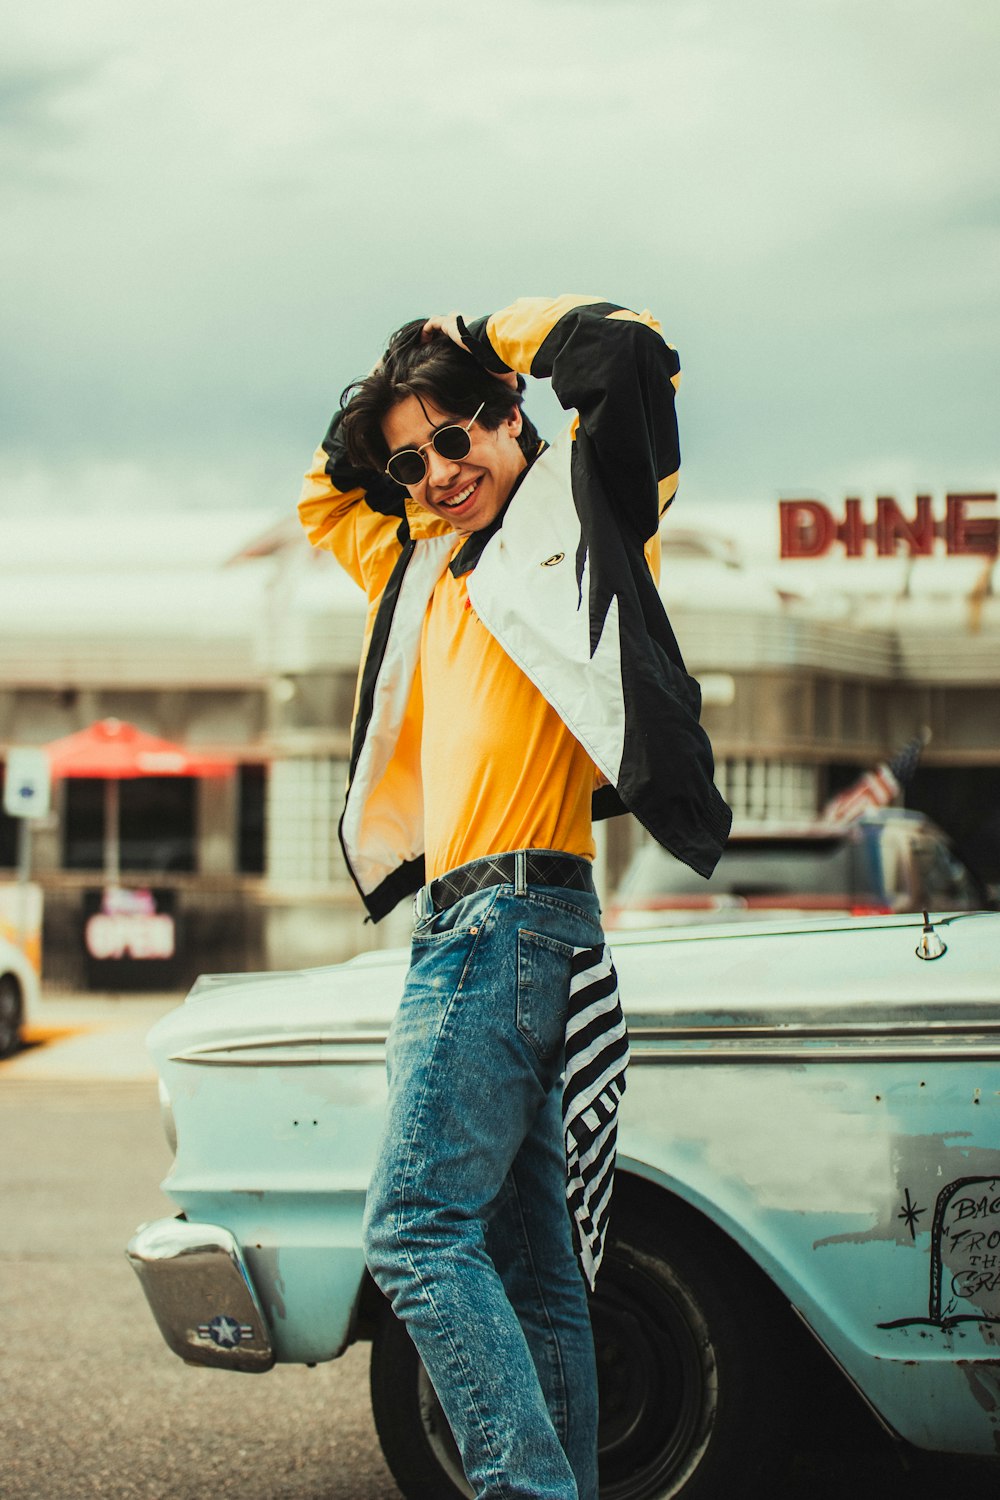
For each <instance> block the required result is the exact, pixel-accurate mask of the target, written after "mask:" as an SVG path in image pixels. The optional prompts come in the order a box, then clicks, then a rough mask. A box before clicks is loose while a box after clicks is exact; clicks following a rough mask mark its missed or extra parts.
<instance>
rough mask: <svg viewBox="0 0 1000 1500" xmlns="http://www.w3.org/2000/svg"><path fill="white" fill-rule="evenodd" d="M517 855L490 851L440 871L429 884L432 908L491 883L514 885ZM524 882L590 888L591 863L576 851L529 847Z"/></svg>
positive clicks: (449, 903) (444, 907)
mask: <svg viewBox="0 0 1000 1500" xmlns="http://www.w3.org/2000/svg"><path fill="white" fill-rule="evenodd" d="M517 857H518V856H517V855H516V854H492V855H487V856H485V858H483V859H473V860H470V861H469V863H468V864H467V865H459V866H458V868H457V869H456V870H449V871H448V873H447V875H439V876H438V878H437V880H432V881H431V883H430V885H429V886H428V888H427V889H428V892H429V894H430V898H431V905H432V906H433V908H434V910H435V911H446V910H447V908H448V907H449V906H452V905H454V903H455V902H456V901H461V899H462V897H463V896H471V895H472V894H473V892H475V891H481V890H484V889H485V887H486V886H490V885H513V886H515V887H516V885H517ZM524 866H525V868H524V883H525V885H561V886H562V887H563V889H564V890H568V891H592V890H593V889H594V877H593V871H592V866H591V863H590V861H589V860H588V859H581V858H580V857H579V856H578V855H576V854H550V853H547V852H546V851H544V850H539V849H528V850H526V851H525V855H524Z"/></svg>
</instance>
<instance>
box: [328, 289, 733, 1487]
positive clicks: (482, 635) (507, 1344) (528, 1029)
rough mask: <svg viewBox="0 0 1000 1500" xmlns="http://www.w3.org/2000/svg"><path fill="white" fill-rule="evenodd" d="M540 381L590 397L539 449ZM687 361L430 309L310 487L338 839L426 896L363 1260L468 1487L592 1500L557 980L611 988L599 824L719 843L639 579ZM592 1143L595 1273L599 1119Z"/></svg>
mask: <svg viewBox="0 0 1000 1500" xmlns="http://www.w3.org/2000/svg"><path fill="white" fill-rule="evenodd" d="M529 373H530V374H534V375H539V376H550V377H551V379H552V384H553V388H554V390H555V392H556V395H557V396H558V397H559V399H560V401H561V402H562V404H563V406H564V407H566V408H567V409H575V411H576V413H577V416H576V419H575V420H574V421H573V423H572V424H571V426H570V427H569V428H568V429H567V431H566V432H565V433H564V434H563V435H562V436H561V437H560V438H559V439H558V440H557V441H556V442H555V443H554V444H553V445H552V446H551V447H547V446H546V445H544V444H540V443H539V441H538V438H537V434H536V433H535V432H534V429H533V428H532V427H531V425H530V423H529V422H528V419H527V417H526V416H525V414H524V413H523V411H522V409H521V388H522V387H523V382H522V381H520V380H519V379H518V377H519V376H522V375H526V374H529ZM678 378H679V375H678V363H677V358H676V355H675V353H674V351H673V350H672V349H671V348H670V347H669V346H668V345H667V344H666V343H665V342H664V340H663V338H662V336H661V333H660V331H659V326H658V325H657V324H656V323H655V322H654V320H653V319H652V318H651V317H650V316H649V314H647V313H643V314H635V313H631V312H628V311H627V310H625V309H622V308H619V307H617V306H615V305H614V304H611V303H606V302H598V301H595V300H594V299H592V298H586V297H563V298H560V299H557V300H555V301H548V300H544V299H524V300H522V301H520V302H517V303H515V304H514V305H513V306H512V307H510V308H508V309H506V310H504V311H503V312H500V313H496V314H494V315H493V316H492V317H490V318H483V319H480V320H479V321H478V322H476V323H474V324H472V325H468V326H467V325H466V324H465V322H464V321H463V320H462V319H461V318H460V317H459V316H458V315H456V314H452V315H450V316H448V317H439V318H431V319H429V320H427V321H426V322H425V321H423V320H420V321H418V322H416V323H413V324H409V325H407V326H406V327H405V328H404V329H401V330H400V331H399V333H398V334H397V335H395V336H394V338H393V339H392V341H391V342H390V344H389V347H388V349H387V350H386V352H385V354H384V356H383V358H382V361H381V363H380V364H379V365H377V366H376V368H375V369H374V370H373V371H372V372H371V374H370V375H369V376H367V377H366V378H365V379H364V380H362V381H359V382H357V383H356V384H355V385H354V386H353V387H350V388H348V390H347V391H345V393H344V397H343V398H342V409H341V411H340V412H339V413H338V415H337V416H336V417H335V419H334V421H333V423H332V425H331V428H330V431H329V433H328V435H327V438H326V440H325V442H324V444H323V446H322V448H321V449H320V450H319V452H318V453H317V456H316V462H315V465H314V468H313V470H312V472H311V473H310V474H309V475H308V476H307V479H306V485H305V489H304V492H303V497H302V500H301V502H300V515H301V518H302V521H303V524H304V526H305V527H306V530H307V532H308V534H309V537H310V540H311V541H312V543H313V545H315V546H324V547H328V548H330V550H332V551H333V552H334V553H335V554H336V556H337V557H338V558H339V560H340V561H341V563H342V564H343V565H344V567H345V568H347V570H348V571H349V572H350V573H351V575H352V576H353V577H354V578H355V579H356V580H357V581H358V582H359V583H360V584H361V585H362V586H363V587H364V588H365V590H366V592H367V594H368V597H369V600H370V610H369V621H368V630H367V634H366V643H365V652H364V661H363V665H362V670H361V677H360V682H359V690H358V700H357V708H356V714H355V724H354V730H353V743H352V751H351V764H350V774H349V785H348V793H347V801H346V806H345V810H344V815H343V818H342V821H341V840H342V844H343V847H344V853H345V857H346V859H347V863H348V867H349V869H350V870H351V873H352V876H353V878H354V880H355V882H356V884H357V886H358V889H359V891H360V893H361V895H362V897H363V899H364V901H365V903H366V905H367V907H368V910H369V912H370V914H371V915H372V917H373V918H374V919H375V920H378V919H379V918H380V917H381V916H384V915H385V914H386V913H387V912H388V911H389V910H391V909H392V907H393V906H394V905H395V904H396V902H397V901H399V900H400V899H401V898H402V897H403V896H404V895H407V894H410V893H412V892H414V891H416V893H417V894H416V901H415V909H416V924H415V927H414V933H413V947H412V956H411V966H410V970H409V974H408V977H407V982H406V986H405V991H404V995H403V1000H402V1004H401V1007H400V1010H399V1014H398V1016H397V1018H396V1021H395V1022H394V1025H393V1029H392V1033H391V1036H390V1039H389V1044H388V1048H387V1067H388V1074H389V1107H388V1113H387V1118H386V1126H385V1134H384V1137H383V1140H382V1142H381V1145H380V1149H379V1156H378V1161H377V1164H376V1168H375V1171H374V1174H373V1177H372V1182H371V1186H370V1189H369V1195H368V1204H367V1210H366V1226H365V1253H366V1257H367V1260H368V1264H369V1267H370V1269H371V1272H372V1275H373V1276H374V1278H375V1280H376V1282H377V1283H378V1285H379V1286H380V1287H381V1288H382V1290H383V1291H384V1292H385V1293H386V1295H387V1296H388V1297H389V1298H390V1299H391V1301H392V1305H393V1308H394V1310H395V1312H396V1314H397V1316H398V1317H400V1318H401V1319H403V1320H404V1322H405V1323H406V1325H407V1328H408V1330H409V1332H410V1334H411V1337H412V1338H413V1340H414V1343H415V1344H416V1347H417V1350H418V1352H419V1354H420V1356H421V1359H422V1360H423V1363H424V1365H425V1367H426V1369H427V1371H428V1373H429V1375H430V1377H431V1380H432V1381H433V1383H434V1386H435V1389H436V1391H437V1393H438V1396H439V1398H440V1400H441V1404H442V1406H443V1408H444V1411H445V1414H446V1415H447V1417H448V1420H449V1422H450V1424H451V1427H452V1430H453V1432H454V1435H455V1437H456V1440H457V1442H458V1445H459V1449H460V1452H461V1455H462V1460H463V1464H464V1466H465V1470H466V1474H467V1476H468V1478H469V1481H470V1483H471V1485H472V1486H473V1488H474V1490H475V1493H476V1496H477V1497H479V1500H501V1497H503V1500H515V1497H516V1500H522V1497H523V1500H527V1497H529V1496H530V1497H534V1500H539V1497H551V1500H596V1495H597V1463H596V1427H597V1399H596V1377H595V1371H594V1354H593V1343H592V1338H591V1334H590V1326H589V1318H588V1313H587V1303H586V1289H585V1286H584V1282H583V1279H582V1277H581V1275H580V1269H579V1267H578V1265H577V1261H576V1256H575V1253H574V1236H573V1221H571V1217H570V1214H569V1213H568V1212H567V1199H566V1169H567V1159H566V1141H567V1140H568V1139H569V1137H568V1136H567V1137H566V1138H565V1139H564V1134H563V1124H562V1121H561V1105H562V1092H563V1091H562V1074H563V1066H564V1058H565V1056H566V1048H567V1027H568V1023H569V1021H570V1012H571V994H573V995H577V994H578V993H579V991H580V986H581V983H584V982H587V983H589V982H590V980H591V979H592V980H593V984H594V988H593V993H600V994H602V995H605V996H607V995H608V994H610V992H611V987H612V983H613V980H612V978H611V975H612V973H613V971H611V970H610V962H609V960H608V958H607V954H606V950H605V949H604V947H603V934H602V932H601V927H600V909H599V905H598V902H597V897H596V895H595V893H594V887H593V881H592V879H591V864H592V860H593V856H594V843H593V837H592V827H591V819H592V815H597V816H601V815H604V816H606V815H608V814H609V813H611V812H620V811H622V810H624V809H626V808H627V809H628V810H630V811H632V812H633V813H635V815H636V816H637V817H638V818H639V819H640V821H641V822H642V823H643V824H644V825H645V827H646V828H647V829H649V830H650V832H651V833H652V834H653V835H654V837H656V838H657V839H658V840H659V841H660V842H661V843H663V844H664V845H666V846H667V847H668V848H670V849H671V850H672V851H673V852H674V853H675V854H677V855H678V856H679V857H680V858H682V859H684V860H686V861H687V862H688V863H689V864H691V865H692V866H693V867H694V868H696V869H698V870H699V871H700V872H701V873H702V874H705V875H708V874H709V873H710V872H711V870H712V868H713V866H714V864H715V862H716V860H717V858H718V855H719V853H720V851H721V848H722V845H723V843H724V842H725V838H726V836H727V834H728V828H729V810H728V808H726V806H725V803H724V802H723V801H722V799H721V798H720V796H719V794H718V792H717V791H716V789H715V787H714V785H713V782H712V774H713V764H712V755H711V749H710V746H709V744H708V740H707V738H706V737H705V734H704V732H703V730H702V729H701V728H700V726H699V723H698V713H699V707H700V698H699V693H698V689H697V685H696V684H695V683H694V682H693V681H692V679H691V678H689V677H688V676H687V674H686V672H685V670H684V665H683V661H682V659H681V656H680V652H679V650H678V648H677V643H676V641H675V639H674V635H673V632H672V630H671V628H670V625H669V623H668V621H667V617H666V614H665V613H664V610H663V606H662V604H661V602H660V598H659V594H658V591H657V587H656V582H655V579H654V576H653V573H654V571H655V569H656V567H657V566H658V538H657V528H658V525H659V521H660V516H661V514H662V512H663V510H664V509H665V508H666V506H667V505H668V504H669V502H670V500H671V498H672V497H673V493H674V490H675V488H676V483H677V469H678V462H679V460H678V450H677V434H676V423H675V418H674V393H675V387H676V384H677V381H678ZM651 569H652V570H653V571H651ZM612 1019H613V1018H612ZM613 1034H614V1035H615V1036H617V1037H618V1038H619V1040H618V1042H617V1043H615V1044H614V1045H616V1046H617V1048H618V1055H619V1058H620V1055H621V1052H622V1050H623V1048H624V1041H623V1039H622V1038H621V1035H620V1032H614V1033H613ZM619 1067H620V1062H619ZM608 1076H609V1077H610V1074H609V1075H608ZM620 1086H621V1084H620V1080H617V1081H616V1080H612V1081H611V1085H610V1089H609V1092H608V1094H607V1097H606V1098H605V1099H604V1101H603V1102H604V1103H605V1104H611V1105H612V1114H613V1103H614V1100H615V1098H616V1097H617V1093H616V1090H618V1091H620ZM612 1123H613V1121H612ZM579 1154H580V1157H581V1158H588V1159H589V1161H590V1168H589V1170H590V1171H591V1172H593V1171H595V1170H596V1171H597V1172H598V1174H599V1182H598V1185H597V1187H596V1188H595V1187H594V1183H593V1180H591V1181H590V1182H589V1183H585V1184H584V1189H583V1191H584V1192H590V1191H593V1196H590V1197H587V1198H586V1199H585V1202H584V1206H583V1207H581V1203H580V1199H579V1197H578V1198H577V1200H576V1207H575V1208H574V1216H575V1223H576V1240H577V1249H578V1250H579V1252H580V1256H581V1261H582V1264H583V1265H584V1267H585V1269H586V1271H587V1273H588V1276H592V1274H593V1272H594V1270H595V1269H596V1264H597V1262H598V1261H599V1259H600V1249H601V1241H602V1236H603V1227H602V1223H601V1222H599V1221H600V1220H601V1219H602V1218H603V1214H604V1212H605V1211H606V1208H607V1198H608V1193H609V1191H610V1168H611V1160H612V1156H613V1136H609V1135H607V1134H605V1135H604V1136H602V1137H601V1138H600V1140H599V1141H598V1144H597V1146H596V1147H594V1148H592V1149H589V1150H584V1149H581V1151H580V1153H579ZM577 1167H578V1168H579V1162H578V1163H577ZM587 1171H588V1168H587V1167H586V1166H584V1167H583V1168H580V1170H579V1171H578V1172H577V1179H578V1180H577V1188H578V1189H579V1188H580V1181H579V1178H580V1176H581V1175H582V1177H583V1178H584V1179H586V1177H587Z"/></svg>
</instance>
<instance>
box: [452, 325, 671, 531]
mask: <svg viewBox="0 0 1000 1500" xmlns="http://www.w3.org/2000/svg"><path fill="white" fill-rule="evenodd" d="M442 331H445V330H442ZM457 331H458V333H459V335H460V337H461V339H462V341H463V343H464V346H465V347H466V348H467V349H468V350H469V352H470V353H471V354H473V355H474V356H475V357H476V359H478V360H479V362H480V363H481V364H482V365H483V367H484V368H485V369H487V370H490V371H491V372H492V373H493V374H494V375H503V374H505V373H506V372H508V371H510V370H515V371H517V372H518V373H519V374H522V375H534V376H538V377H541V378H543V379H544V378H550V379H551V381H552V388H553V390H554V391H555V393H556V395H557V397H558V398H559V401H560V403H561V404H562V405H563V406H564V407H566V408H567V409H574V410H576V411H577V412H578V413H579V415H580V429H581V433H582V435H583V443H582V444H581V446H585V447H589V449H590V451H591V454H592V456H593V458H594V460H595V461H596V463H597V465H598V467H599V468H600V470H601V473H602V475H603V477H604V480H605V487H606V490H607V493H608V494H610V495H613V496H614V498H615V502H616V504H617V505H618V506H619V507H620V509H621V511H622V512H623V513H624V514H625V515H626V516H627V517H628V518H629V520H630V521H631V523H632V525H633V526H634V527H635V529H636V531H637V532H638V533H639V535H640V536H641V537H642V539H643V540H646V539H647V538H648V537H650V536H652V535H653V534H654V533H655V532H656V530H657V527H658V526H659V522H660V517H661V516H662V514H663V512H664V510H665V509H666V507H667V506H668V505H669V504H670V501H671V500H672V499H673V496H674V492H675V490H676V489H677V479H678V470H679V468H680V448H679V444H678V438H677V418H676V414H675V410H674V397H675V395H676V391H677V387H678V385H679V383H680V361H679V359H678V357H677V352H676V350H675V349H673V348H672V347H671V346H670V345H669V344H668V343H666V341H665V340H664V338H663V335H662V332H661V330H660V325H659V323H658V322H657V321H656V319H655V318H654V317H653V316H652V315H651V314H650V313H648V312H641V313H636V312H631V311H629V309H628V308H623V307H619V306H618V305H617V304H615V303H613V302H606V301H604V300H602V299H600V298H597V297H575V296H565V297H557V298H554V299H551V298H545V297H523V298H521V299H520V300H519V301H517V302H514V303H512V305H511V306H510V307H507V308H504V309H503V311H501V312H496V313H491V314H490V315H489V316H487V317H484V318H478V319H476V320H475V321H474V322H471V323H468V324H467V323H465V322H463V321H462V319H460V318H459V319H457Z"/></svg>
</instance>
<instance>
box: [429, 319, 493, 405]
mask: <svg viewBox="0 0 1000 1500" xmlns="http://www.w3.org/2000/svg"><path fill="white" fill-rule="evenodd" d="M460 317H461V314H460V313H457V312H450V313H440V314H439V315H438V316H437V317H434V318H428V319H427V322H426V323H425V324H424V326H423V329H422V330H421V334H420V339H421V342H422V343H424V344H427V343H429V342H430V341H431V339H432V338H435V337H436V336H437V335H438V334H443V335H444V337H445V338H446V339H451V341H452V343H453V344H457V345H458V347H459V348H460V349H463V350H465V353H466V354H468V352H469V351H468V349H467V348H466V345H465V340H464V339H463V338H462V335H461V334H460V333H459V331H458V320H459V318H460ZM490 374H491V375H493V378H494V380H501V381H502V382H503V384H504V385H509V386H510V388H511V390H514V391H516V390H517V375H516V374H515V372H514V371H513V370H508V371H506V373H505V374H503V375H497V374H495V373H494V372H493V371H492V370H491V371H490Z"/></svg>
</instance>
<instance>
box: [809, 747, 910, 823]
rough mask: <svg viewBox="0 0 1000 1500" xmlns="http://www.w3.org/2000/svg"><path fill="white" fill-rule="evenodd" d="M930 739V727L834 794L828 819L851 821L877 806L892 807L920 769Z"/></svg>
mask: <svg viewBox="0 0 1000 1500" xmlns="http://www.w3.org/2000/svg"><path fill="white" fill-rule="evenodd" d="M929 739H930V732H929V731H928V730H926V729H924V730H922V731H921V733H920V734H916V735H914V737H913V739H912V740H909V741H908V742H907V743H906V744H905V745H904V746H903V748H902V750H898V751H897V752H896V754H895V755H894V756H893V757H892V760H883V761H880V762H879V764H878V765H877V766H875V768H874V769H873V770H871V771H865V772H864V774H863V775H862V776H859V777H858V779H857V781H852V782H851V785H850V786H848V787H845V788H844V790H843V791H842V792H838V793H837V795H836V796H835V797H831V798H830V800H829V802H828V803H827V804H826V806H825V807H824V809H823V812H822V817H823V818H824V819H825V821H826V822H828V823H850V822H852V821H853V820H854V819H855V818H860V816H861V814H862V813H865V812H868V811H869V810H870V809H871V808H873V807H888V806H889V804H890V803H891V802H895V800H896V798H897V797H898V796H899V795H900V793H901V792H902V790H903V788H904V786H905V785H906V783H907V782H908V781H909V780H910V777H911V776H912V775H913V773H914V771H915V770H916V769H917V762H918V760H919V759H920V756H921V754H922V753H923V749H924V746H925V745H926V744H927V741H928V740H929Z"/></svg>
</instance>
